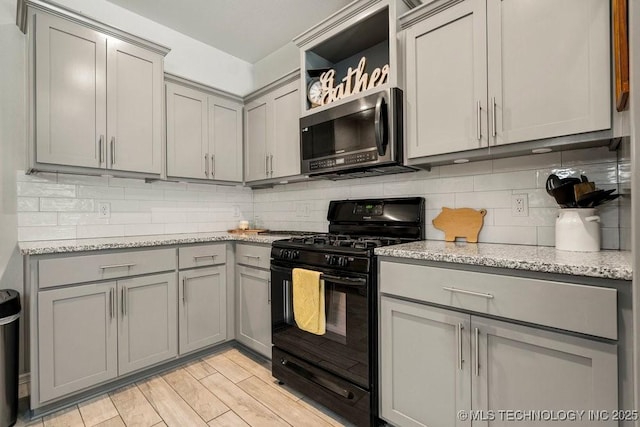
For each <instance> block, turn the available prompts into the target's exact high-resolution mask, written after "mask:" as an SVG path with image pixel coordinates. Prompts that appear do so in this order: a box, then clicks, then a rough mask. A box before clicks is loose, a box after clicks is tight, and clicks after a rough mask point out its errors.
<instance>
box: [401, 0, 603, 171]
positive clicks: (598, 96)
mask: <svg viewBox="0 0 640 427" xmlns="http://www.w3.org/2000/svg"><path fill="white" fill-rule="evenodd" d="M401 21H402V26H403V28H404V29H406V31H405V32H404V35H403V37H404V43H405V53H406V71H405V74H406V75H405V77H406V92H407V157H408V158H409V159H416V158H420V157H426V156H433V155H439V154H446V153H454V152H459V151H465V150H470V149H476V148H483V147H493V146H496V145H503V144H510V143H516V142H524V141H533V140H539V139H546V138H553V137H558V136H564V135H572V134H579V133H584V132H592V131H600V130H604V129H610V128H611V83H610V73H611V71H610V46H609V43H610V42H609V40H610V36H609V31H610V30H609V26H610V25H609V2H605V1H601V0H586V1H583V0H568V1H565V2H562V4H561V5H559V4H558V2H555V1H553V0H542V1H535V2H530V1H525V0H513V1H503V0H464V1H460V2H458V1H438V2H429V3H427V4H424V5H422V6H421V7H419V8H416V9H415V10H414V11H412V12H410V13H408V14H406V15H405V16H403V17H402V18H401Z"/></svg>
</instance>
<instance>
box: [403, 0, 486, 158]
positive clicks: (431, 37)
mask: <svg viewBox="0 0 640 427" xmlns="http://www.w3.org/2000/svg"><path fill="white" fill-rule="evenodd" d="M485 18H486V8H485V3H484V0H465V1H463V2H461V3H458V4H456V5H455V6H453V7H450V8H448V9H446V10H444V11H442V12H440V13H438V14H436V15H433V16H431V17H429V18H428V19H425V20H424V21H422V22H420V23H418V24H416V25H414V26H413V27H411V28H409V29H408V30H407V32H406V34H405V37H406V39H405V40H406V58H407V59H406V66H407V69H406V81H407V90H406V96H407V133H408V135H407V144H408V146H407V156H408V157H409V158H416V157H422V156H429V155H435V154H443V153H451V152H455V151H462V150H470V149H474V148H480V147H486V146H487V141H488V139H487V136H488V135H487V127H486V125H487V54H486V40H485V36H486V22H485Z"/></svg>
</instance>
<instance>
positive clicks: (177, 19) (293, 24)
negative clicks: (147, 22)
mask: <svg viewBox="0 0 640 427" xmlns="http://www.w3.org/2000/svg"><path fill="white" fill-rule="evenodd" d="M109 1H110V2H111V3H114V4H117V5H118V6H121V7H123V8H125V9H128V10H130V11H132V12H134V13H137V14H138V15H142V16H144V17H146V18H149V19H151V20H152V21H155V22H158V23H160V24H162V25H164V26H166V27H169V28H172V29H174V30H176V31H179V32H181V33H183V34H186V35H188V36H189V37H192V38H194V39H196V40H200V41H201V42H203V43H206V44H208V45H210V46H213V47H215V48H217V49H220V50H222V51H224V52H227V53H229V54H230V55H233V56H235V57H237V58H240V59H243V60H245V61H247V62H249V63H251V64H254V63H255V62H257V61H258V60H260V59H262V58H264V57H265V56H267V55H268V54H270V53H271V52H273V51H275V50H277V49H279V48H280V47H282V46H284V45H285V44H287V43H288V42H290V41H291V40H292V39H293V38H294V37H295V36H297V35H298V34H300V33H302V32H303V31H305V30H306V29H308V28H309V27H311V26H313V25H315V24H317V23H318V22H320V21H321V20H323V19H324V18H326V17H327V16H329V15H331V14H332V13H334V12H335V11H337V10H339V9H341V8H342V7H344V6H345V5H347V4H348V3H350V2H351V1H352V0H179V1H176V0H109Z"/></svg>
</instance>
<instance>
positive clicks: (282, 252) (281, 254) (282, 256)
mask: <svg viewBox="0 0 640 427" xmlns="http://www.w3.org/2000/svg"><path fill="white" fill-rule="evenodd" d="M285 252H286V251H285V250H284V249H280V252H278V256H279V257H280V258H284V253H285Z"/></svg>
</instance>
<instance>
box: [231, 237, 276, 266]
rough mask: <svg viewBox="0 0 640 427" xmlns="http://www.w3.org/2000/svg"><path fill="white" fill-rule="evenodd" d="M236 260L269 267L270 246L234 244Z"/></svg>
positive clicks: (239, 262) (250, 264) (240, 262)
mask: <svg viewBox="0 0 640 427" xmlns="http://www.w3.org/2000/svg"><path fill="white" fill-rule="evenodd" d="M236 262H237V263H238V264H244V265H249V266H251V267H259V268H269V267H270V265H269V264H270V262H271V246H258V245H246V244H242V243H239V244H237V245H236Z"/></svg>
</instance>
